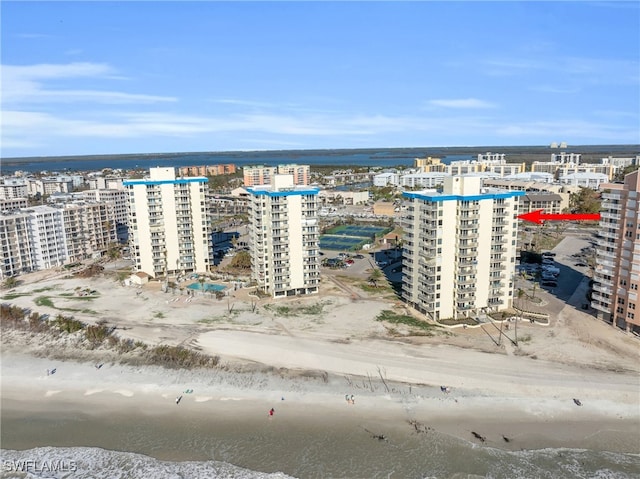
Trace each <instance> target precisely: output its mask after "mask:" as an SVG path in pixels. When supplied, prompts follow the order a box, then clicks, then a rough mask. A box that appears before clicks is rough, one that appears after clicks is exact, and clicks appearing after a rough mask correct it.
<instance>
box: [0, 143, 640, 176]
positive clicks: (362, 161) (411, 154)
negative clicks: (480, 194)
mask: <svg viewBox="0 0 640 479" xmlns="http://www.w3.org/2000/svg"><path fill="white" fill-rule="evenodd" d="M560 151H561V150H558V149H551V148H549V147H542V146H478V147H439V148H388V149H336V150H280V151H247V152H242V151H231V152H193V153H145V154H125V155H93V156H65V157H62V156H51V157H32V158H2V159H0V167H1V170H0V173H2V174H4V175H11V174H13V173H14V172H16V171H27V172H32V173H34V172H40V171H46V172H49V173H53V172H58V173H62V172H67V173H70V172H74V171H76V172H77V171H98V170H102V169H104V168H111V169H123V170H133V169H143V170H148V169H149V168H152V167H156V166H161V167H171V166H173V167H181V166H201V165H216V164H227V163H233V164H235V165H236V166H238V167H243V166H248V165H266V166H277V165H279V164H287V163H297V164H303V165H307V164H308V165H317V166H320V165H336V166H343V167H346V166H360V167H365V166H371V167H394V166H413V162H414V159H415V158H425V157H428V156H431V157H434V158H440V159H442V161H443V162H444V163H450V162H451V161H456V160H473V159H476V158H477V156H478V154H479V153H486V152H494V153H504V154H505V155H506V159H507V161H525V160H527V159H528V160H533V159H535V160H538V161H540V160H542V161H549V160H550V155H551V153H559V152H560ZM566 151H571V152H576V153H581V154H583V159H584V157H585V156H590V157H592V160H594V159H595V160H596V161H597V160H599V159H600V158H602V157H606V156H616V157H626V156H635V155H638V154H640V145H599V146H596V145H585V146H574V147H572V148H571V149H570V150H566Z"/></svg>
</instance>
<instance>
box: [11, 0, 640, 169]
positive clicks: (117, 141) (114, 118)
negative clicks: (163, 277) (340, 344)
mask: <svg viewBox="0 0 640 479" xmlns="http://www.w3.org/2000/svg"><path fill="white" fill-rule="evenodd" d="M0 17H1V25H0V27H1V30H0V31H1V33H0V35H1V38H0V40H1V44H0V46H1V63H2V65H1V70H0V75H1V77H0V80H1V89H0V92H1V114H2V115H1V119H0V121H1V146H0V157H2V158H11V157H28V156H60V155H92V154H119V153H123V154H124V153H161V152H204V151H256V150H298V149H324V148H329V149H331V148H396V147H397V148H401V147H412V148H413V147H441V146H485V145H486V146H489V145H495V146H519V145H540V146H544V145H549V144H550V143H552V142H567V143H568V144H569V145H600V144H640V2H636V1H622V2H615V1H590V2H579V1H566V2H552V1H536V2H519V1H517V2H516V1H514V2H509V1H499V2H480V1H470V2H455V1H452V2H433V1H413V2H364V1H351V2H321V1H317V2H313V1H299V2H293V1H289V2H267V1H260V2H243V1H236V2H216V1H196V2H187V1H181V2H169V1H153V2H152V1H143V2H130V1H121V2H101V1H89V2H81V1H71V2H52V1H42V2H25V1H11V0H3V1H2V2H1V3H0Z"/></svg>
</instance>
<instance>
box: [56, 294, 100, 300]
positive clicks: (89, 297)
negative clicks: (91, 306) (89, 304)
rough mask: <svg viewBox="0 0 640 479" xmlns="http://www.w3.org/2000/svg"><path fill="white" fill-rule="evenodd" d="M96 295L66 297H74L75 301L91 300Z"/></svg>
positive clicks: (71, 297) (70, 297)
mask: <svg viewBox="0 0 640 479" xmlns="http://www.w3.org/2000/svg"><path fill="white" fill-rule="evenodd" d="M61 296H62V295H61ZM97 297H98V296H73V295H71V296H69V297H68V298H67V299H74V300H77V301H93V300H94V299H96V298H97Z"/></svg>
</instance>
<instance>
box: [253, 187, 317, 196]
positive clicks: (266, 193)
mask: <svg viewBox="0 0 640 479" xmlns="http://www.w3.org/2000/svg"><path fill="white" fill-rule="evenodd" d="M247 191H248V192H249V193H251V194H252V195H255V196H261V195H262V196H269V197H271V198H273V197H280V196H303V195H317V194H318V193H319V192H320V189H319V188H314V189H309V190H291V191H270V190H260V189H254V188H247Z"/></svg>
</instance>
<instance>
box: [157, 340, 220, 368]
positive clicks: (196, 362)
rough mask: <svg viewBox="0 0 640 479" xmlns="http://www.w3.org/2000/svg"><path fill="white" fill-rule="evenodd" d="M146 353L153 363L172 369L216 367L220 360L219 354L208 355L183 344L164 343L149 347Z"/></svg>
mask: <svg viewBox="0 0 640 479" xmlns="http://www.w3.org/2000/svg"><path fill="white" fill-rule="evenodd" d="M146 354H147V357H148V359H150V360H151V362H152V363H153V364H155V365H159V366H164V367H167V368H172V369H176V368H194V367H215V366H217V365H218V364H219V362H220V357H219V356H208V355H206V354H203V353H201V352H199V351H194V350H192V349H188V348H184V347H182V346H168V345H164V344H161V345H158V346H154V347H152V348H150V349H148V351H147V353H146Z"/></svg>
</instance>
